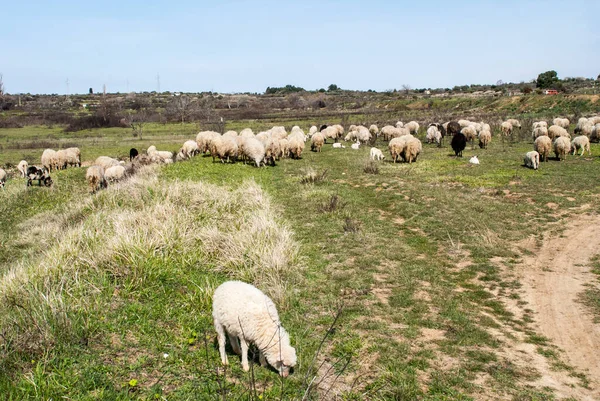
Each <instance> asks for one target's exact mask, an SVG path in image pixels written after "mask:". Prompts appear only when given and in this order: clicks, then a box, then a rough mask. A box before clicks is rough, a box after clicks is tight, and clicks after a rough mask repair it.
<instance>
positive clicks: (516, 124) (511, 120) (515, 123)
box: [506, 118, 521, 129]
mask: <svg viewBox="0 0 600 401" xmlns="http://www.w3.org/2000/svg"><path fill="white" fill-rule="evenodd" d="M506 121H507V122H509V123H510V125H512V127H513V129H514V128H518V129H521V123H520V122H519V120H515V119H514V118H509V119H508V120H506Z"/></svg>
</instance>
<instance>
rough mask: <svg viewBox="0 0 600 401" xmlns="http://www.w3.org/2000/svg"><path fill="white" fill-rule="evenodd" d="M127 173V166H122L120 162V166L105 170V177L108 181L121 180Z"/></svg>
mask: <svg viewBox="0 0 600 401" xmlns="http://www.w3.org/2000/svg"><path fill="white" fill-rule="evenodd" d="M126 175H127V174H126V169H125V166H121V165H120V164H119V165H118V166H112V167H109V168H107V169H106V170H105V171H104V179H105V180H106V182H107V183H113V182H116V181H120V180H122V179H123V178H125V177H126Z"/></svg>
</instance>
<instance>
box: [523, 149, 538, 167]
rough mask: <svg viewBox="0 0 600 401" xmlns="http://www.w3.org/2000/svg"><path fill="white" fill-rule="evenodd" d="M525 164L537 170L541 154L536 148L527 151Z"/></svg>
mask: <svg viewBox="0 0 600 401" xmlns="http://www.w3.org/2000/svg"><path fill="white" fill-rule="evenodd" d="M523 164H524V165H525V167H529V168H532V169H534V170H537V169H538V167H539V166H540V154H539V153H538V152H536V151H535V150H532V151H530V152H527V153H525V158H524V159H523Z"/></svg>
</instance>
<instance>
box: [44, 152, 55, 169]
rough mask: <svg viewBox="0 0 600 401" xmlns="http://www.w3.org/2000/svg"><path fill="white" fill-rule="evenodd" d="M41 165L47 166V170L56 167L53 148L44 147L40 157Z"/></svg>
mask: <svg viewBox="0 0 600 401" xmlns="http://www.w3.org/2000/svg"><path fill="white" fill-rule="evenodd" d="M41 162H42V166H43V167H45V168H47V169H48V170H49V171H52V169H54V168H56V151H55V150H53V149H46V150H44V152H43V153H42V158H41Z"/></svg>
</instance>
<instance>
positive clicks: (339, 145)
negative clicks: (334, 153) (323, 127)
mask: <svg viewBox="0 0 600 401" xmlns="http://www.w3.org/2000/svg"><path fill="white" fill-rule="evenodd" d="M332 146H333V147H334V148H346V147H345V146H344V145H342V144H341V143H340V142H336V143H334V144H333V145H332Z"/></svg>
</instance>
